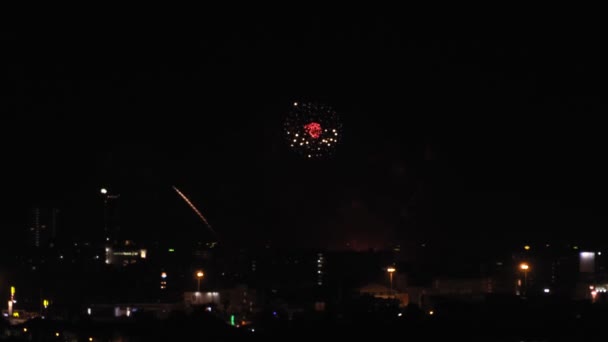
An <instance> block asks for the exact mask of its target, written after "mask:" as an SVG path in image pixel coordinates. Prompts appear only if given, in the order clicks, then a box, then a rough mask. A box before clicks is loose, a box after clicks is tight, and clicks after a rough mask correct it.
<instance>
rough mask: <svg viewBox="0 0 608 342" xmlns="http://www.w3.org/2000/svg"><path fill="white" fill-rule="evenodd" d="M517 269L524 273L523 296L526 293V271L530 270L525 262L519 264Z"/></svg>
mask: <svg viewBox="0 0 608 342" xmlns="http://www.w3.org/2000/svg"><path fill="white" fill-rule="evenodd" d="M519 269H521V270H522V271H524V295H525V294H527V293H528V270H529V269H530V265H528V264H527V263H525V262H522V263H521V264H519Z"/></svg>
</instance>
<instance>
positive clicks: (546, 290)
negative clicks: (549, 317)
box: [543, 289, 551, 293]
mask: <svg viewBox="0 0 608 342" xmlns="http://www.w3.org/2000/svg"><path fill="white" fill-rule="evenodd" d="M543 292H544V293H550V292H551V289H544V290H543Z"/></svg>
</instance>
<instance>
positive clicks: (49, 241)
mask: <svg viewBox="0 0 608 342" xmlns="http://www.w3.org/2000/svg"><path fill="white" fill-rule="evenodd" d="M58 214H59V210H58V209H56V208H41V207H36V208H32V209H31V210H30V215H29V231H28V245H29V246H31V247H37V248H40V247H53V245H54V243H55V237H56V234H57V216H58Z"/></svg>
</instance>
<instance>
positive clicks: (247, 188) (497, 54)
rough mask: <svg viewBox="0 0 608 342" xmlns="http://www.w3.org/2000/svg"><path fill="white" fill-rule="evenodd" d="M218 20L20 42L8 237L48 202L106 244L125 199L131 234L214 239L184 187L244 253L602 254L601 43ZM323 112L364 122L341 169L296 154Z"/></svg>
mask: <svg viewBox="0 0 608 342" xmlns="http://www.w3.org/2000/svg"><path fill="white" fill-rule="evenodd" d="M208 19H209V18H207V20H201V21H200V22H186V23H184V22H172V23H160V24H159V23H156V22H141V23H131V24H128V25H127V24H120V25H118V24H117V25H98V23H85V22H81V23H79V24H78V25H76V26H71V25H57V26H50V27H47V26H45V27H42V26H41V27H37V26H28V25H23V27H14V28H13V29H12V30H11V31H2V32H1V34H0V42H1V43H2V46H3V51H5V52H3V55H4V56H3V62H2V64H1V66H0V75H1V76H0V111H1V113H2V119H1V125H0V129H1V130H2V131H1V134H0V141H1V142H2V145H3V146H4V147H3V156H2V161H3V162H2V165H3V172H2V177H3V178H4V181H3V196H4V203H5V205H4V206H3V210H2V211H3V212H4V213H3V214H2V215H1V221H0V224H1V225H2V229H3V231H7V234H6V235H5V236H17V235H16V234H17V233H16V232H17V231H21V230H23V229H25V227H26V225H27V215H26V213H27V209H28V208H29V207H31V206H33V205H36V204H37V203H42V204H43V205H50V204H53V205H57V206H59V207H60V208H61V209H62V213H63V217H64V221H63V222H64V228H63V231H64V232H66V233H69V234H76V235H79V236H87V234H88V233H87V232H90V231H94V230H96V229H99V226H100V217H99V214H100V205H101V204H100V199H99V197H98V189H99V188H100V186H102V185H105V186H108V187H110V188H112V189H116V191H119V192H120V193H121V196H122V197H121V200H122V202H123V208H122V210H123V218H124V222H123V227H124V228H125V230H126V231H128V232H130V234H132V235H136V234H139V233H142V234H145V235H146V236H148V235H149V238H157V237H167V236H170V237H172V238H176V239H179V238H182V237H183V238H184V239H187V238H188V236H190V234H192V231H196V230H197V229H204V228H203V227H202V226H199V225H198V223H197V222H196V220H195V218H194V217H190V215H193V214H192V213H190V212H189V211H188V210H187V208H184V204H183V203H182V202H180V200H179V198H178V197H176V195H175V194H174V193H173V192H172V190H171V186H172V185H176V186H178V187H179V188H180V189H181V190H182V191H184V193H186V194H187V195H190V197H191V199H192V200H193V201H194V203H195V204H197V205H198V206H199V207H200V209H201V211H202V212H203V213H204V214H205V215H206V216H207V219H208V220H209V221H210V222H211V224H212V225H213V226H214V228H215V229H216V230H217V231H218V232H220V234H221V235H222V236H223V238H224V239H227V240H231V241H233V242H237V243H241V244H250V243H251V244H259V243H264V242H265V241H273V242H275V243H281V244H285V245H288V246H300V245H321V246H332V247H342V246H345V245H346V243H348V242H350V243H351V246H355V248H366V247H373V246H376V247H378V246H385V245H387V244H389V243H391V242H394V241H402V242H403V243H413V242H418V241H433V242H436V243H438V244H452V243H454V242H455V241H468V242H471V241H473V243H476V242H475V241H490V242H505V241H508V242H519V241H520V240H521V241H523V240H526V239H527V240H550V239H585V238H588V237H589V234H588V233H587V232H588V231H589V230H598V229H603V227H604V226H605V224H606V215H605V210H604V208H605V206H606V204H607V203H606V202H607V201H606V199H605V198H606V196H604V193H605V192H606V190H607V189H608V182H607V181H606V176H605V175H606V174H607V172H606V171H608V170H607V167H606V166H605V165H606V160H605V159H606V157H605V155H606V154H605V147H606V146H607V145H606V134H605V133H604V131H605V126H604V124H603V122H604V121H603V120H602V117H603V114H604V113H606V103H605V94H606V86H605V81H604V80H605V78H606V66H605V63H604V61H605V59H606V55H605V53H604V49H603V47H602V46H600V45H601V44H600V45H598V44H597V43H596V41H595V39H596V37H594V36H592V35H589V34H585V33H584V32H576V31H568V32H557V31H551V30H545V31H538V32H536V31H535V32H526V33H525V34H506V33H504V32H502V33H499V32H493V31H491V30H481V29H480V30H477V31H474V32H472V33H466V34H465V33H459V32H454V31H453V30H437V31H436V32H435V31H433V32H432V33H431V32H425V33H424V34H423V33H421V32H423V30H412V27H411V26H408V25H406V24H403V23H402V22H401V21H399V20H395V19H387V18H380V17H378V18H373V19H370V18H365V19H361V18H353V19H350V20H340V21H337V20H335V18H323V17H321V16H315V17H301V18H300V17H298V18H290V17H285V18H266V19H267V20H255V19H251V18H246V17H233V18H228V19H225V20H217V21H210V20H208ZM307 100H311V101H318V102H323V103H326V104H328V105H330V106H332V107H333V108H334V109H335V110H336V111H337V112H338V113H339V115H340V117H341V120H342V122H343V126H344V139H343V142H342V143H341V145H340V146H339V147H338V149H337V150H336V153H335V155H334V156H333V157H332V158H329V159H327V160H321V161H312V162H311V161H309V160H303V159H301V158H300V157H299V156H298V155H297V154H294V153H292V151H289V149H288V148H287V147H286V146H285V143H284V139H283V137H282V135H281V125H282V120H283V117H284V115H285V114H286V112H287V110H288V108H289V105H290V104H291V103H292V102H293V101H307ZM192 220H194V221H192ZM11 234H14V235H11ZM526 237H527V238H526Z"/></svg>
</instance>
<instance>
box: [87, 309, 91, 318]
mask: <svg viewBox="0 0 608 342" xmlns="http://www.w3.org/2000/svg"><path fill="white" fill-rule="evenodd" d="M91 313H92V310H91V308H87V315H89V316H91Z"/></svg>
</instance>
